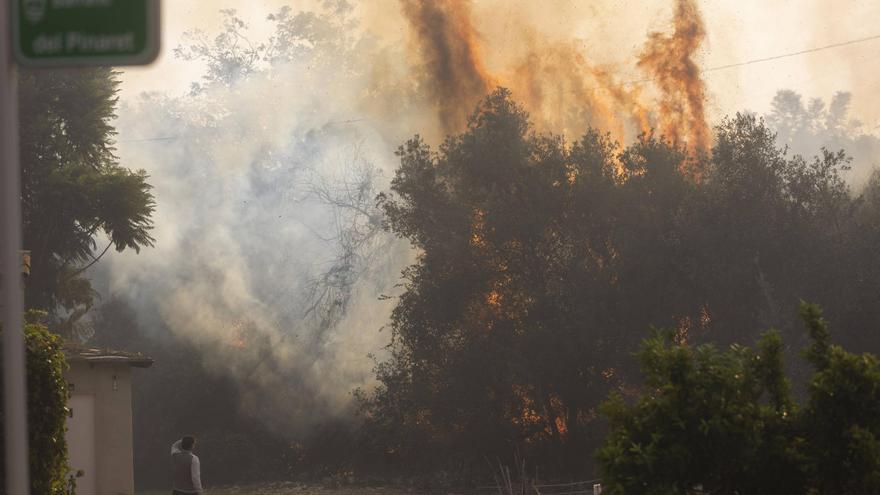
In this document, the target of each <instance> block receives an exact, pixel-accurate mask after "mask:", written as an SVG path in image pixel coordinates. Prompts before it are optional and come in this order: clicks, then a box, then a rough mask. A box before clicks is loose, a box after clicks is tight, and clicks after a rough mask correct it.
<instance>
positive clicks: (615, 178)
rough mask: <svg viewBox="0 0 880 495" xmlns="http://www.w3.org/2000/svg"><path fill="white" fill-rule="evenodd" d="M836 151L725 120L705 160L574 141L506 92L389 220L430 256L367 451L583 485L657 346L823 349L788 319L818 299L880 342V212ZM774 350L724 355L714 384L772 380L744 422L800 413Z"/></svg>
mask: <svg viewBox="0 0 880 495" xmlns="http://www.w3.org/2000/svg"><path fill="white" fill-rule="evenodd" d="M818 151H819V155H818V156H817V157H814V158H812V159H805V158H802V157H800V156H789V155H788V154H787V153H786V151H785V149H782V148H779V147H778V146H777V145H776V143H775V136H774V134H773V133H772V132H771V131H770V130H769V129H768V128H767V127H766V126H765V124H764V123H763V121H761V120H759V119H757V118H755V117H754V116H751V115H736V116H735V117H732V118H729V119H726V120H724V121H723V122H722V123H721V124H720V125H719V126H718V127H717V128H716V129H715V145H714V147H713V149H712V150H711V152H710V153H708V154H705V155H699V154H694V153H692V152H690V151H688V150H686V149H682V148H679V147H676V146H674V145H672V144H670V143H669V142H667V141H666V140H665V139H664V137H663V136H657V135H651V134H648V135H643V136H641V138H640V139H639V140H638V141H637V142H636V143H634V144H632V145H630V146H628V147H625V148H623V147H621V146H620V145H619V144H617V143H615V142H613V141H612V140H611V139H610V138H609V137H608V136H605V135H602V134H600V133H598V132H596V131H588V132H587V133H586V134H585V135H584V136H582V137H581V138H579V139H578V140H575V141H571V142H569V141H568V140H566V139H565V138H564V137H563V136H558V135H553V134H539V133H536V132H535V131H534V130H533V128H532V126H531V124H530V122H529V118H528V115H527V114H526V112H525V111H524V110H523V109H522V107H520V106H519V105H518V104H516V103H515V101H514V100H513V99H512V97H511V94H510V93H509V92H508V91H507V90H505V89H498V90H496V91H495V92H494V93H492V94H491V95H490V96H488V97H487V98H486V99H485V100H484V101H483V102H482V103H481V104H480V105H479V107H478V108H477V110H476V111H475V112H474V114H473V115H472V117H471V118H470V120H469V125H468V128H467V130H466V131H465V132H463V133H462V134H460V135H456V136H450V137H448V138H447V139H446V140H445V141H444V143H443V144H442V145H441V146H440V147H439V148H438V149H437V150H436V151H434V150H432V149H431V148H429V146H428V145H427V144H425V142H424V141H423V140H421V139H420V138H419V137H418V136H416V137H415V138H413V139H411V140H409V141H407V142H406V144H404V145H403V146H401V147H400V149H399V150H398V155H399V158H400V166H399V168H398V170H397V172H396V174H395V177H394V179H393V181H392V185H391V191H390V193H388V194H383V195H380V196H379V198H378V201H379V204H380V206H381V207H382V208H383V210H384V211H385V213H386V216H387V226H388V228H389V229H390V230H391V231H393V232H394V233H395V234H397V235H398V236H400V237H402V238H405V239H407V240H409V241H410V242H411V244H412V245H413V246H414V247H416V248H417V250H418V253H419V254H418V258H417V260H416V263H415V264H414V265H412V266H410V267H409V268H408V269H406V270H405V272H404V273H403V278H404V288H405V291H404V293H403V294H402V295H401V297H400V299H399V301H398V303H397V306H396V308H395V310H394V312H393V315H392V322H391V329H392V339H393V341H392V344H391V346H390V351H391V357H390V358H389V359H388V360H385V361H383V362H380V363H379V365H378V367H377V375H378V378H379V380H380V386H379V388H378V389H377V390H376V392H375V393H374V394H371V395H368V394H364V395H362V399H363V402H362V404H363V408H364V414H365V418H366V421H367V425H368V426H367V431H370V432H372V434H373V437H372V438H374V439H375V441H376V442H377V444H378V445H382V446H384V447H383V448H384V449H385V450H386V452H393V453H395V454H394V455H399V459H400V460H401V461H400V462H401V463H406V464H408V465H414V464H416V463H419V462H424V463H425V464H426V465H433V466H437V463H441V464H442V463H443V462H444V461H443V459H450V458H455V459H470V460H472V461H474V463H475V464H479V463H481V462H482V461H480V458H481V457H482V456H490V457H491V456H496V455H497V456H509V455H510V454H511V453H512V452H513V451H514V450H515V449H522V451H524V452H525V453H526V455H531V456H532V459H533V460H534V461H535V462H538V463H542V464H545V465H548V464H549V465H551V466H561V470H564V471H566V472H575V471H576V472H583V471H585V470H588V469H589V463H590V458H591V457H592V456H591V449H592V448H593V447H594V446H596V445H598V444H599V441H600V438H601V436H602V434H603V431H604V430H603V426H602V424H601V422H600V421H598V420H597V417H598V412H597V411H598V409H597V408H598V405H599V403H600V402H601V401H602V398H603V397H605V396H606V395H607V394H608V392H609V391H611V390H618V391H620V392H621V393H624V394H626V393H628V392H632V391H634V390H638V388H637V387H638V386H639V384H640V378H639V376H638V373H637V372H636V367H635V366H634V361H633V360H632V359H631V358H630V356H631V353H633V352H635V351H636V350H637V348H638V345H639V341H640V340H641V339H642V337H643V336H644V333H645V331H646V330H647V329H648V328H649V326H651V325H659V326H668V327H671V328H674V331H675V334H676V337H675V338H676V339H677V341H679V342H700V341H714V342H718V343H719V344H722V345H727V344H731V343H735V342H743V341H749V340H751V339H753V338H754V337H756V336H757V333H756V331H755V330H753V329H757V328H768V327H775V328H779V329H780V332H781V334H782V335H783V336H785V337H786V338H790V339H791V340H792V341H794V342H803V341H804V338H803V336H802V335H799V334H798V333H797V332H796V330H795V315H794V314H792V313H790V312H788V311H786V308H791V307H794V305H796V303H797V301H798V300H799V299H800V298H809V299H811V300H814V301H818V302H820V303H822V304H823V305H825V307H826V308H828V312H829V314H831V315H833V317H834V318H835V319H836V320H837V321H841V322H843V323H844V324H846V325H847V327H845V328H848V332H847V333H845V334H842V335H841V340H842V341H853V340H856V339H862V338H863V337H864V336H865V335H866V334H865V332H867V331H868V330H869V329H871V328H876V326H877V324H878V323H880V320H878V319H877V314H876V309H875V308H876V304H872V302H873V301H874V297H875V296H874V294H878V293H880V290H878V280H880V279H877V278H873V279H867V278H865V277H864V276H862V275H860V272H861V271H862V270H875V269H876V263H877V262H876V256H874V255H872V254H869V253H868V251H867V249H868V248H867V245H868V244H866V243H871V242H875V239H876V237H874V236H876V227H871V228H868V229H867V230H865V226H867V225H872V226H876V225H877V222H878V217H877V216H876V211H877V210H876V208H877V207H876V204H875V201H876V198H875V197H874V196H875V193H873V192H871V191H872V189H870V188H869V189H868V190H867V191H866V192H865V193H864V194H863V195H861V196H858V197H854V195H852V194H851V192H850V191H849V189H848V188H847V186H846V185H845V183H844V182H843V180H842V179H841V175H840V174H841V172H842V171H843V170H845V168H846V166H847V161H848V159H847V157H846V156H845V155H844V154H843V152H832V151H826V150H818ZM875 181H876V178H875ZM872 184H873V183H872ZM872 273H873V272H872ZM869 294H870V295H869ZM655 342H657V341H655ZM872 342H873V341H872ZM876 344H877V342H874V345H876ZM656 345H659V344H656ZM763 346H764V347H762V350H761V351H760V352H759V353H758V354H754V355H753V354H750V353H748V352H747V351H745V350H739V351H736V352H734V353H733V354H718V353H715V352H709V351H706V354H705V355H704V356H703V357H702V358H700V359H699V360H698V361H699V363H702V364H699V366H740V367H742V368H743V369H742V372H743V373H748V374H750V376H752V378H751V379H752V380H753V382H754V383H753V385H752V387H751V388H748V389H744V390H737V391H735V392H734V391H732V392H731V395H730V397H729V399H730V400H732V401H735V400H741V399H746V398H752V396H758V395H761V394H763V393H769V392H773V393H781V392H780V391H779V390H777V389H773V388H772V387H778V386H780V384H779V383H776V382H775V381H773V380H776V378H774V377H771V376H769V375H768V373H769V371H767V370H766V369H765V368H764V367H763V366H764V365H760V366H757V365H755V366H757V367H755V366H753V367H752V368H748V367H747V366H746V361H749V362H751V361H753V360H756V359H758V356H761V354H760V353H761V352H763V353H765V354H767V353H770V354H772V356H770V355H769V354H768V355H767V356H768V357H765V360H766V359H769V357H773V359H776V355H777V354H779V353H780V352H782V351H781V350H780V347H779V344H778V342H776V341H775V340H773V339H770V340H768V341H766V342H765V343H764V344H763ZM716 358H717V359H718V360H719V363H717V364H711V361H712V360H714V359H716ZM725 363H727V364H725ZM694 366H697V364H695V365H694ZM748 366H752V365H748ZM796 372H797V374H796V376H798V377H801V378H802V377H803V376H804V374H805V372H804V371H803V370H802V369H800V370H796ZM771 378H772V380H771ZM719 379H720V378H719ZM767 380H771V381H770V382H768V381H767ZM713 384H717V385H719V386H722V385H724V383H723V382H718V383H715V382H713ZM737 394H744V395H737ZM746 396H748V397H746ZM719 400H721V398H719ZM743 407H746V408H747V406H743ZM748 407H751V409H749V410H748V414H752V415H755V414H771V412H772V410H767V411H765V410H764V409H762V407H763V406H759V405H757V404H755V405H753V406H748ZM775 407H780V408H781V407H783V405H782V404H779V405H777V406H775ZM744 411H745V410H744ZM695 414H696V412H695ZM736 414H738V412H736ZM741 435H744V436H748V432H745V431H743V432H741ZM752 447H754V448H758V446H757V445H753V446H752ZM744 455H745V454H744ZM392 457H394V456H392ZM462 462H465V461H462ZM706 462H711V460H710V459H707V460H706Z"/></svg>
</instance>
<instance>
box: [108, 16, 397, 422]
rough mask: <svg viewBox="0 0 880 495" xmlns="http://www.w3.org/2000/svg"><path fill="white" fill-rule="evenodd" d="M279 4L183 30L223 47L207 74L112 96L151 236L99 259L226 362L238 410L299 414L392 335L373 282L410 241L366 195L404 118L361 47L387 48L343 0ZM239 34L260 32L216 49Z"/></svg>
mask: <svg viewBox="0 0 880 495" xmlns="http://www.w3.org/2000/svg"><path fill="white" fill-rule="evenodd" d="M228 20H229V21H230V22H231V21H232V18H231V17H230V18H228ZM276 21H277V26H278V27H279V30H278V32H277V33H276V34H275V39H273V40H263V41H260V40H248V41H245V40H244V39H242V40H234V39H233V40H231V41H230V40H219V39H218V40H217V43H218V44H215V41H214V40H213V39H212V38H210V37H208V38H202V37H200V36H193V37H191V40H190V41H189V43H190V44H191V45H190V46H194V47H196V48H197V49H199V47H202V48H206V49H208V51H209V52H210V53H208V52H205V53H203V54H202V55H204V56H217V57H220V58H222V60H211V61H209V63H214V62H218V64H217V67H219V69H218V70H219V72H216V71H215V73H213V74H212V80H210V81H194V82H200V83H201V84H200V85H199V87H197V88H195V89H194V92H193V94H189V95H181V96H170V95H166V94H155V93H154V94H145V95H143V96H141V98H140V99H139V100H138V101H136V102H134V103H131V102H128V103H126V104H125V105H124V106H123V107H122V108H121V109H120V111H119V118H118V121H117V122H116V126H117V130H118V132H119V135H118V154H119V156H120V159H121V162H122V163H124V164H126V165H127V166H129V167H133V168H144V169H146V170H147V172H148V173H149V174H150V176H151V179H150V182H151V184H153V186H154V187H155V190H154V192H155V195H156V200H157V204H158V207H157V211H156V214H155V217H154V221H155V225H156V229H155V231H154V237H155V238H156V240H157V243H156V247H155V248H154V249H148V250H145V251H143V252H142V253H141V254H140V255H134V254H133V253H124V254H121V255H117V256H115V257H113V258H112V259H111V260H110V261H109V262H108V263H107V266H106V270H105V273H107V274H108V277H109V278H110V280H109V282H108V287H109V291H110V293H111V294H112V295H113V296H115V297H122V298H124V299H126V300H127V301H128V302H130V303H131V304H132V305H133V307H134V308H135V309H136V311H137V314H138V319H139V321H140V322H141V323H142V326H144V327H149V326H150V325H164V326H167V327H168V328H170V329H171V330H172V331H173V332H174V333H176V334H177V335H179V336H181V337H183V338H185V339H187V340H189V341H191V342H193V343H194V344H195V345H196V346H197V348H198V349H200V351H202V352H203V353H204V358H203V362H205V363H207V364H208V366H210V367H211V368H212V369H213V371H216V372H217V373H225V374H229V375H230V376H232V377H233V378H235V379H236V380H237V382H238V383H239V384H240V388H241V391H242V396H243V398H244V399H243V400H244V404H243V407H244V408H245V412H247V413H251V414H255V415H258V416H259V417H261V419H264V420H266V421H267V422H268V423H269V424H270V425H271V426H274V427H277V428H280V429H284V430H291V429H293V430H296V429H297V428H301V427H306V426H309V424H310V421H311V420H312V419H313V418H315V417H317V416H321V417H325V418H326V417H327V416H344V415H346V414H348V413H349V411H350V407H351V405H352V398H351V391H352V390H353V389H354V388H356V387H369V386H370V385H371V383H372V380H373V378H372V377H373V375H372V368H373V361H372V360H371V358H370V357H369V354H373V355H379V356H381V354H382V352H383V349H384V347H385V345H386V343H387V342H388V339H389V333H388V332H387V331H386V332H381V331H380V330H381V327H382V326H383V325H385V324H386V323H387V321H388V317H389V315H390V311H391V308H392V307H393V302H394V301H393V299H392V300H379V296H380V295H383V294H393V293H394V292H395V291H396V290H397V289H395V288H394V284H395V283H397V281H398V279H399V273H400V270H401V269H402V268H403V267H404V266H405V265H406V264H408V263H409V262H410V261H411V256H412V254H411V252H410V250H409V248H408V246H407V245H406V244H405V243H402V242H400V241H398V240H396V239H393V238H392V237H391V236H390V234H388V233H386V232H384V231H382V229H381V217H380V216H379V215H378V214H377V213H378V212H377V211H376V209H375V195H376V194H377V193H378V192H379V191H381V190H383V189H385V188H387V182H388V180H389V178H390V177H391V175H392V173H393V169H394V167H395V165H396V162H395V156H394V149H395V148H396V146H397V145H399V144H400V142H401V139H402V136H404V135H406V134H407V133H408V132H410V131H409V129H411V127H409V126H410V125H412V122H411V121H408V120H407V119H405V118H404V112H406V110H407V109H406V108H402V107H401V108H399V110H400V113H399V115H400V118H399V119H396V120H393V121H390V122H389V121H387V120H384V121H382V123H381V124H379V123H378V122H379V120H378V119H376V118H375V115H376V108H380V109H382V108H381V107H383V106H387V103H385V102H384V101H383V98H384V97H385V96H384V95H383V94H381V93H379V92H377V90H376V81H377V79H376V77H375V74H373V73H372V72H371V69H370V67H369V66H367V65H365V64H363V63H362V62H363V60H367V59H369V60H375V61H381V60H385V59H386V56H385V55H383V53H381V50H382V49H381V48H380V47H379V46H378V45H377V44H375V43H371V42H370V41H369V40H368V39H367V38H366V37H359V36H361V35H358V34H357V33H358V32H359V31H358V30H357V29H356V26H353V25H352V24H351V23H350V21H349V20H348V17H347V12H346V11H345V9H342V10H338V9H333V8H329V9H327V10H325V11H319V12H318V13H315V14H303V15H300V16H298V15H297V14H296V13H293V12H291V11H283V12H282V13H281V14H280V15H279V16H278V17H277V18H276ZM229 26H232V27H233V28H234V30H235V31H234V33H233V34H235V33H237V34H239V35H242V36H247V35H248V33H247V31H246V28H245V27H244V26H238V25H236V24H235V23H233V24H231V25H230V24H227V27H229ZM226 34H230V32H229V31H227V32H226ZM202 41H204V43H205V44H203V45H200V43H202ZM236 42H237V43H241V45H239V47H241V46H248V47H250V46H254V47H256V46H257V45H258V44H259V43H261V42H262V43H266V44H267V46H266V47H264V48H259V50H258V51H259V54H256V55H254V54H253V53H250V52H248V51H247V50H250V48H247V49H243V50H244V51H234V50H232V51H226V52H224V51H223V50H222V49H219V48H222V47H223V46H226V47H227V48H228V45H229V43H236ZM260 50H261V51H260ZM254 53H256V52H254ZM388 65H389V67H391V68H393V65H394V62H393V60H389V61H388ZM397 96H399V93H398V95H397ZM400 101H405V100H404V99H401V100H400ZM382 110H384V109H382Z"/></svg>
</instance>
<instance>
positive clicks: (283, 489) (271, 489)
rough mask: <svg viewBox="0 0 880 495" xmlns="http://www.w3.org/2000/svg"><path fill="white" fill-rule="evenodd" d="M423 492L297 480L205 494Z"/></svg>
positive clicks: (163, 493) (149, 494)
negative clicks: (327, 485) (317, 483)
mask: <svg viewBox="0 0 880 495" xmlns="http://www.w3.org/2000/svg"><path fill="white" fill-rule="evenodd" d="M169 493H171V490H150V491H138V492H137V494H136V495H168V494H169ZM421 493H423V492H420V491H417V490H414V489H411V488H399V487H339V488H330V487H325V486H320V485H312V484H306V483H296V482H282V483H265V484H258V485H239V486H226V487H216V488H209V489H207V490H206V491H205V495H418V494H421Z"/></svg>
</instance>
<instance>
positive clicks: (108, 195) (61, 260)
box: [19, 68, 154, 335]
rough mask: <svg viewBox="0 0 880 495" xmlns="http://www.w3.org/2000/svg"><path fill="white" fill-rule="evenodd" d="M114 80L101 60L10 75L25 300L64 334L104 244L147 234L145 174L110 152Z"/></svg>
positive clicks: (79, 311)
mask: <svg viewBox="0 0 880 495" xmlns="http://www.w3.org/2000/svg"><path fill="white" fill-rule="evenodd" d="M118 84H119V81H118V80H117V79H116V73H114V72H113V71H112V70H111V69H109V68H96V69H87V70H53V71H22V72H21V74H20V77H19V108H20V112H19V115H20V122H19V125H20V127H19V128H20V147H21V167H22V216H23V230H24V246H25V249H29V250H30V251H31V252H32V261H31V276H30V278H29V279H28V284H27V288H26V294H25V295H26V304H27V307H29V308H38V309H43V310H47V311H49V312H50V314H53V315H55V316H57V317H58V318H55V319H56V320H58V321H59V322H61V323H62V324H60V325H57V326H55V328H54V329H55V330H58V331H60V332H62V333H64V334H67V335H73V334H74V333H75V327H74V325H75V324H76V322H77V320H79V318H80V317H82V315H83V314H85V312H86V311H88V309H89V308H90V307H91V306H92V303H93V300H94V297H95V293H94V291H93V290H92V287H91V284H90V282H89V281H88V279H86V278H85V277H84V276H83V272H84V271H85V270H86V269H87V268H88V267H90V266H91V265H92V264H93V263H94V262H95V261H97V260H98V259H99V258H100V257H101V256H102V255H103V254H104V253H105V252H106V251H107V250H108V249H109V248H110V247H111V246H112V247H114V248H115V249H116V250H117V251H122V250H124V249H126V248H132V249H134V250H136V251H137V250H140V248H141V247H144V246H150V245H152V242H153V239H152V237H150V233H149V231H150V229H151V228H152V221H151V219H150V218H151V215H152V213H153V207H154V202H153V196H152V193H151V192H150V189H151V186H150V185H149V184H147V182H146V181H147V176H146V173H145V172H143V171H131V170H129V169H127V168H124V167H122V166H120V165H119V163H118V160H117V158H116V156H115V155H114V154H113V151H114V150H113V145H112V142H113V136H114V134H115V131H114V129H113V126H112V123H111V121H112V119H113V118H114V117H115V115H114V111H115V107H116V101H117V97H116V92H117V86H118ZM99 234H103V235H104V236H106V243H107V244H106V246H105V247H99V246H98V245H97V239H98V237H97V236H98V235H99ZM62 315H63V318H62V317H61V316H62Z"/></svg>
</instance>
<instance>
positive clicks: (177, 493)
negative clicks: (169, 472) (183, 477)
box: [171, 490, 193, 495]
mask: <svg viewBox="0 0 880 495" xmlns="http://www.w3.org/2000/svg"><path fill="white" fill-rule="evenodd" d="M171 495H193V494H192V493H188V492H181V491H179V490H171Z"/></svg>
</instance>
